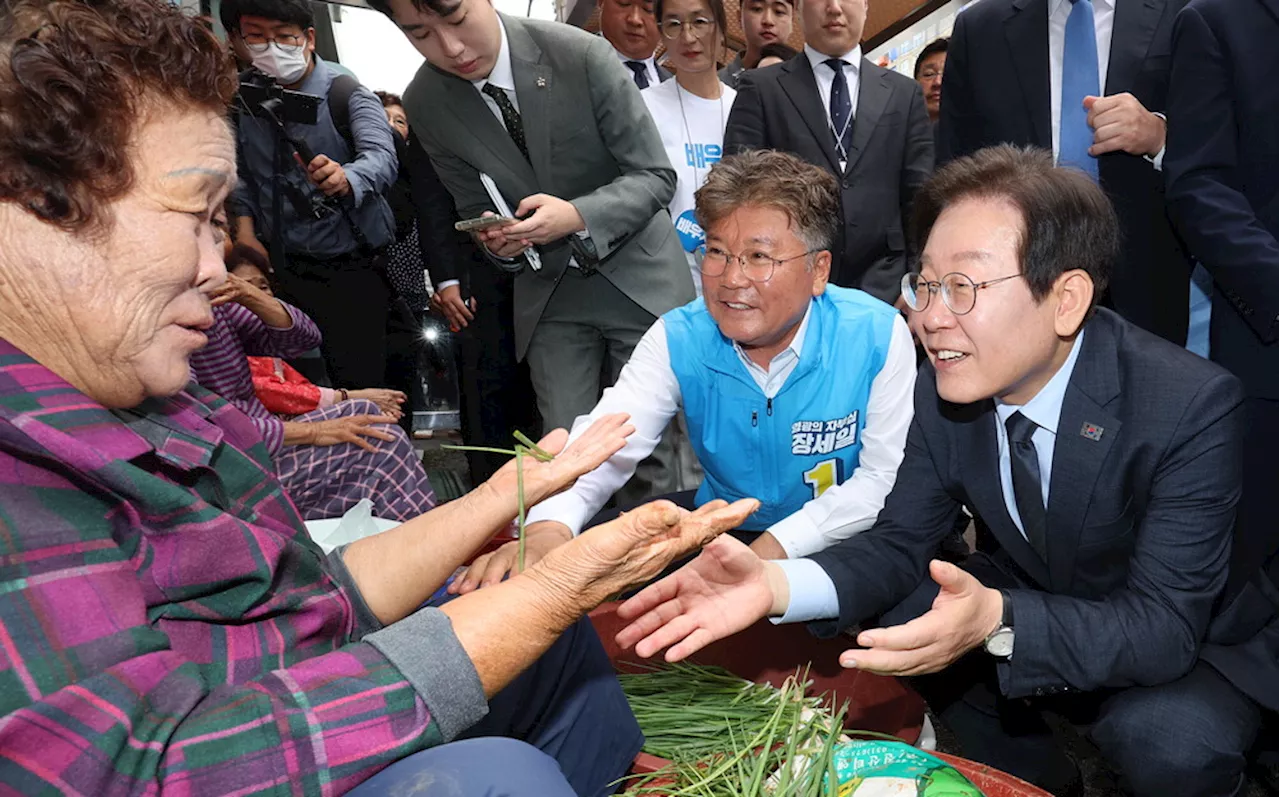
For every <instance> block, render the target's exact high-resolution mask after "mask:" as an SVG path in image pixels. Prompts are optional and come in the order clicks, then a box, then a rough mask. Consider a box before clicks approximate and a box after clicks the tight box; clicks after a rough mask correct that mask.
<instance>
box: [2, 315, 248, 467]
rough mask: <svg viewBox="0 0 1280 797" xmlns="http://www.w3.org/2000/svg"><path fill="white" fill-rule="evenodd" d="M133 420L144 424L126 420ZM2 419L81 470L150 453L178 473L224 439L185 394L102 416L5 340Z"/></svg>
mask: <svg viewBox="0 0 1280 797" xmlns="http://www.w3.org/2000/svg"><path fill="white" fill-rule="evenodd" d="M139 418H147V419H149V420H148V421H147V422H145V423H134V422H131V421H134V420H137V419H139ZM0 419H3V420H5V421H7V422H8V423H10V424H12V425H13V426H14V427H16V428H18V429H21V431H22V433H23V434H24V435H26V436H27V437H28V438H30V439H31V440H33V441H35V442H36V443H37V444H38V445H40V446H42V447H43V448H44V449H46V450H47V451H48V452H49V453H51V454H52V455H54V456H56V457H58V458H61V459H65V460H67V461H69V462H74V464H76V465H77V466H80V467H84V468H86V469H96V468H100V467H104V466H106V465H108V464H110V462H111V461H113V460H131V459H135V458H137V457H139V456H142V455H143V454H147V453H150V452H152V451H155V452H157V453H158V454H159V455H160V456H162V457H163V458H165V459H167V460H170V461H171V462H173V463H174V464H175V465H178V466H180V467H181V466H183V465H186V466H190V465H202V464H206V463H207V462H208V460H209V457H210V455H211V453H212V450H213V448H215V447H216V446H217V445H218V444H219V443H220V442H222V439H223V434H222V430H221V429H219V428H218V427H217V426H215V425H214V424H213V423H212V421H211V412H210V410H209V408H208V407H206V406H205V405H204V404H202V403H201V402H199V401H197V400H195V399H194V398H192V397H190V396H187V395H186V394H183V393H180V394H178V395H177V396H173V397H169V398H154V399H148V400H147V401H145V402H144V403H143V404H142V405H141V406H140V407H138V408H136V409H134V410H123V411H112V410H108V409H107V408H106V407H103V406H102V405H101V404H99V403H98V402H96V401H94V400H93V399H91V398H89V397H88V396H86V395H84V394H83V393H81V392H80V391H79V390H77V389H76V388H75V387H73V386H72V385H71V384H70V383H68V382H67V381H66V380H65V379H63V378H62V377H60V376H58V375H57V374H55V373H54V372H53V371H50V370H49V369H48V368H46V367H45V366H43V365H41V364H40V363H39V362H37V361H35V360H34V359H32V358H31V357H30V356H29V355H27V354H26V353H25V352H23V351H22V350H20V349H19V348H18V347H16V346H14V345H13V344H12V343H9V342H8V341H6V340H4V339H0ZM161 428H163V429H164V431H161Z"/></svg>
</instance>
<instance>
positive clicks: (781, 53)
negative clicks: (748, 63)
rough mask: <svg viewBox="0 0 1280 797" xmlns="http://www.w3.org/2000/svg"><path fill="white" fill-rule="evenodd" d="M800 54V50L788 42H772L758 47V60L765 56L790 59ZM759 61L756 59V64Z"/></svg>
mask: <svg viewBox="0 0 1280 797" xmlns="http://www.w3.org/2000/svg"><path fill="white" fill-rule="evenodd" d="M799 54H800V51H799V50H797V49H796V48H794V47H792V46H791V45H789V44H783V43H782V42H772V43H771V44H766V45H765V46H763V47H761V48H760V61H763V60H764V59H766V58H781V59H782V60H783V61H790V60H791V59H792V58H795V57H796V56H797V55H799ZM760 61H756V63H757V64H759V63H760Z"/></svg>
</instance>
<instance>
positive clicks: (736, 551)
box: [617, 537, 777, 662]
mask: <svg viewBox="0 0 1280 797" xmlns="http://www.w3.org/2000/svg"><path fill="white" fill-rule="evenodd" d="M770 567H772V568H775V569H776V568H777V565H769V564H767V563H766V562H764V561H763V560H762V559H761V558H760V557H758V556H756V554H755V553H754V552H753V551H752V550H751V549H750V548H748V547H747V546H745V545H743V544H742V543H741V542H739V541H738V540H735V539H734V538H732V537H720V538H719V539H717V540H715V541H714V542H712V543H711V544H710V545H708V546H707V547H706V548H704V549H703V550H702V553H701V554H699V555H698V558H697V559H694V560H693V561H692V562H690V563H689V564H687V565H685V566H684V567H682V568H680V569H679V570H677V571H676V572H674V573H672V574H671V575H669V576H667V577H666V578H664V579H662V580H661V581H659V582H658V583H657V584H652V585H650V586H649V587H647V588H645V589H644V590H641V592H640V593H639V594H638V595H636V596H635V597H633V598H631V599H630V600H628V601H627V602H626V603H623V604H622V605H621V606H619V607H618V616H619V617H621V618H622V619H623V620H629V621H631V622H630V624H629V625H627V626H626V627H625V628H623V629H622V630H621V631H619V632H618V636H617V642H618V645H619V646H620V647H622V648H623V649H624V650H625V649H627V648H630V647H632V646H635V649H636V655H638V656H641V657H642V658H648V657H650V656H652V655H653V654H655V653H657V652H658V651H660V650H662V649H663V648H666V647H670V650H668V651H667V655H666V660H667V661H671V662H674V661H680V660H681V659H684V658H687V657H688V656H691V655H692V654H694V653H696V652H697V651H699V650H701V649H702V648H703V647H705V646H706V645H708V644H710V643H712V642H714V641H716V640H717V639H723V638H724V637H727V636H729V635H731V634H736V633H737V632H739V631H741V630H742V629H744V628H746V627H747V626H749V625H751V624H752V623H754V622H756V621H757V620H759V619H760V618H762V617H764V616H765V615H767V614H768V613H769V612H770V610H771V608H773V607H774V604H775V601H776V599H777V595H776V594H775V588H774V586H773V585H772V584H771V582H770V578H769V573H768V568H770Z"/></svg>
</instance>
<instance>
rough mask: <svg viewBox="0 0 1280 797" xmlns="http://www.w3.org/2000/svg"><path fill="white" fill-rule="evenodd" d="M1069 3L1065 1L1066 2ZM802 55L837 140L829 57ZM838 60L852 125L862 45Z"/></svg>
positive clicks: (807, 52)
mask: <svg viewBox="0 0 1280 797" xmlns="http://www.w3.org/2000/svg"><path fill="white" fill-rule="evenodd" d="M1069 1H1070V0H1067V2H1069ZM1059 49H1061V48H1059ZM804 55H805V57H806V58H808V59H809V67H810V68H811V69H813V78H814V80H816V81H818V99H820V100H821V101H822V112H823V113H824V114H826V115H827V127H828V128H830V129H831V134H832V135H833V136H835V137H836V138H837V139H838V138H839V137H840V131H838V130H836V129H835V125H834V124H833V123H832V121H831V86H832V84H834V83H835V80H836V73H835V70H834V69H832V68H831V67H829V66H827V63H826V62H827V60H828V59H830V58H831V56H829V55H823V54H822V53H820V52H818V51H817V50H815V49H813V48H812V47H810V46H809V45H807V44H806V45H805V46H804ZM840 60H841V61H844V62H845V64H846V65H847V66H848V67H849V68H848V69H845V70H844V79H845V82H846V83H848V84H849V103H850V108H851V111H850V113H849V124H851V125H852V124H853V123H854V119H856V118H857V116H858V87H859V85H860V82H861V77H862V45H861V44H859V45H858V46H857V47H854V48H853V49H852V50H850V51H849V52H847V53H845V54H844V55H842V56H840ZM844 166H845V162H844V160H843V159H842V160H841V161H840V168H841V169H843V168H844Z"/></svg>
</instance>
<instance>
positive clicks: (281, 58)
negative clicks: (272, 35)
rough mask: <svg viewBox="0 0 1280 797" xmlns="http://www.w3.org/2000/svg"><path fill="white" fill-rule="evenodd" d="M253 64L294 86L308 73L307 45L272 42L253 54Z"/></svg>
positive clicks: (285, 83)
mask: <svg viewBox="0 0 1280 797" xmlns="http://www.w3.org/2000/svg"><path fill="white" fill-rule="evenodd" d="M253 65H254V66H256V67H257V68H258V69H261V70H262V71H263V72H266V73H267V74H268V75H270V76H271V77H273V78H275V79H276V80H277V81H278V82H279V83H282V84H283V85H286V86H292V85H293V84H294V83H297V82H298V81H300V80H302V76H303V75H305V74H306V73H307V46H306V45H305V44H299V45H296V46H294V47H287V46H285V45H283V44H277V43H276V42H270V43H269V44H268V45H267V49H266V50H265V51H264V52H261V53H254V54H253Z"/></svg>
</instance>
